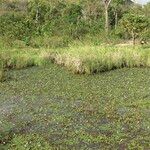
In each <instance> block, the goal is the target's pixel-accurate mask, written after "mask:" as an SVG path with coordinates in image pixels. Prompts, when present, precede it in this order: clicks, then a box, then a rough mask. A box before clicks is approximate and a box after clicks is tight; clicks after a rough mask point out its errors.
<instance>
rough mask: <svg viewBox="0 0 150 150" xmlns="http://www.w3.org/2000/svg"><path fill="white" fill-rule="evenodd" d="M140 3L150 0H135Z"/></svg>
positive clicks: (149, 0)
mask: <svg viewBox="0 0 150 150" xmlns="http://www.w3.org/2000/svg"><path fill="white" fill-rule="evenodd" d="M137 2H138V3H140V4H146V3H147V2H150V0H137Z"/></svg>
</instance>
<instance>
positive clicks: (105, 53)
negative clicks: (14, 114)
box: [0, 45, 150, 74]
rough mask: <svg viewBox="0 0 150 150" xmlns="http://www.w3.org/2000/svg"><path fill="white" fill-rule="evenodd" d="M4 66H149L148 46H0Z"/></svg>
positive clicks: (91, 69) (83, 69)
mask: <svg viewBox="0 0 150 150" xmlns="http://www.w3.org/2000/svg"><path fill="white" fill-rule="evenodd" d="M0 58H1V61H2V62H3V66H4V68H9V69H22V68H26V67H30V66H41V65H45V64H47V63H48V62H49V61H52V62H54V63H56V64H58V65H61V66H65V67H66V68H67V69H69V70H71V71H72V72H74V73H79V74H82V73H87V74H91V73H97V72H104V71H108V70H112V69H117V68H122V67H130V68H132V67H150V48H148V47H147V48H143V47H139V46H137V47H131V46H123V47H119V46H108V45H107V46H104V45H102V46H93V45H90V46H89V45H88V46H86V45H73V46H69V47H68V48H58V49H11V50H9V49H8V50H6V49H4V50H1V52H0Z"/></svg>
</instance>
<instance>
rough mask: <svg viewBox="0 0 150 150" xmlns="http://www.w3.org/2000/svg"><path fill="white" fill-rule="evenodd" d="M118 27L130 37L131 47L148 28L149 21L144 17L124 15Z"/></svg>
mask: <svg viewBox="0 0 150 150" xmlns="http://www.w3.org/2000/svg"><path fill="white" fill-rule="evenodd" d="M120 25H121V27H122V28H123V29H125V31H126V32H127V33H128V34H129V35H131V37H132V41H133V45H135V42H136V38H137V37H140V36H141V35H142V33H144V32H145V31H146V30H148V28H149V21H148V19H147V18H146V17H145V16H144V15H137V14H131V13H128V14H125V15H124V16H123V18H122V19H121V21H120Z"/></svg>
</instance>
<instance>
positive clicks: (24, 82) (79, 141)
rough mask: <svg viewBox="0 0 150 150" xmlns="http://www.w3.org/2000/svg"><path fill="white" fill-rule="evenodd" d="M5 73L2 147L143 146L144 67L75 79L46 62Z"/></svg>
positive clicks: (148, 76) (147, 80)
mask: <svg viewBox="0 0 150 150" xmlns="http://www.w3.org/2000/svg"><path fill="white" fill-rule="evenodd" d="M8 73H9V74H10V75H11V77H12V79H11V80H10V81H7V82H3V83H1V84H0V103H1V105H0V110H1V114H0V122H1V123H2V126H1V127H0V133H1V139H0V141H1V143H2V145H3V147H4V148H6V147H11V148H14V149H15V147H16V148H18V147H19V148H20V147H24V143H26V144H28V143H31V144H29V145H28V147H29V148H30V147H32V146H33V147H34V146H37V145H38V143H41V141H43V142H42V143H45V148H46V146H49V147H51V148H52V149H59V147H60V146H61V148H60V149H148V148H149V146H150V145H149V143H150V141H149V135H150V128H149V126H150V124H149V121H150V120H149V109H150V103H149V100H150V94H149V85H150V69H148V68H140V69H139V68H133V69H128V68H124V69H118V70H114V71H111V72H104V73H102V74H97V75H80V76H79V75H74V74H72V73H70V72H67V71H66V70H64V69H62V68H60V67H58V66H54V65H52V64H49V65H48V66H46V67H44V68H37V67H33V68H29V69H24V70H11V71H9V72H8ZM143 85H144V86H143ZM32 135H35V138H34V137H33V136H32ZM36 137H38V138H36ZM19 141H20V142H19Z"/></svg>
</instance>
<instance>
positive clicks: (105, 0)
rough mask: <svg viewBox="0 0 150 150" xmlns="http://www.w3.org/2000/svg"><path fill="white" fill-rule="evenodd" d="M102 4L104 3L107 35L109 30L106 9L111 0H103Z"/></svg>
mask: <svg viewBox="0 0 150 150" xmlns="http://www.w3.org/2000/svg"><path fill="white" fill-rule="evenodd" d="M103 2H104V5H105V32H106V35H108V32H109V16H108V9H109V5H110V2H111V0H104V1H103Z"/></svg>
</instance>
